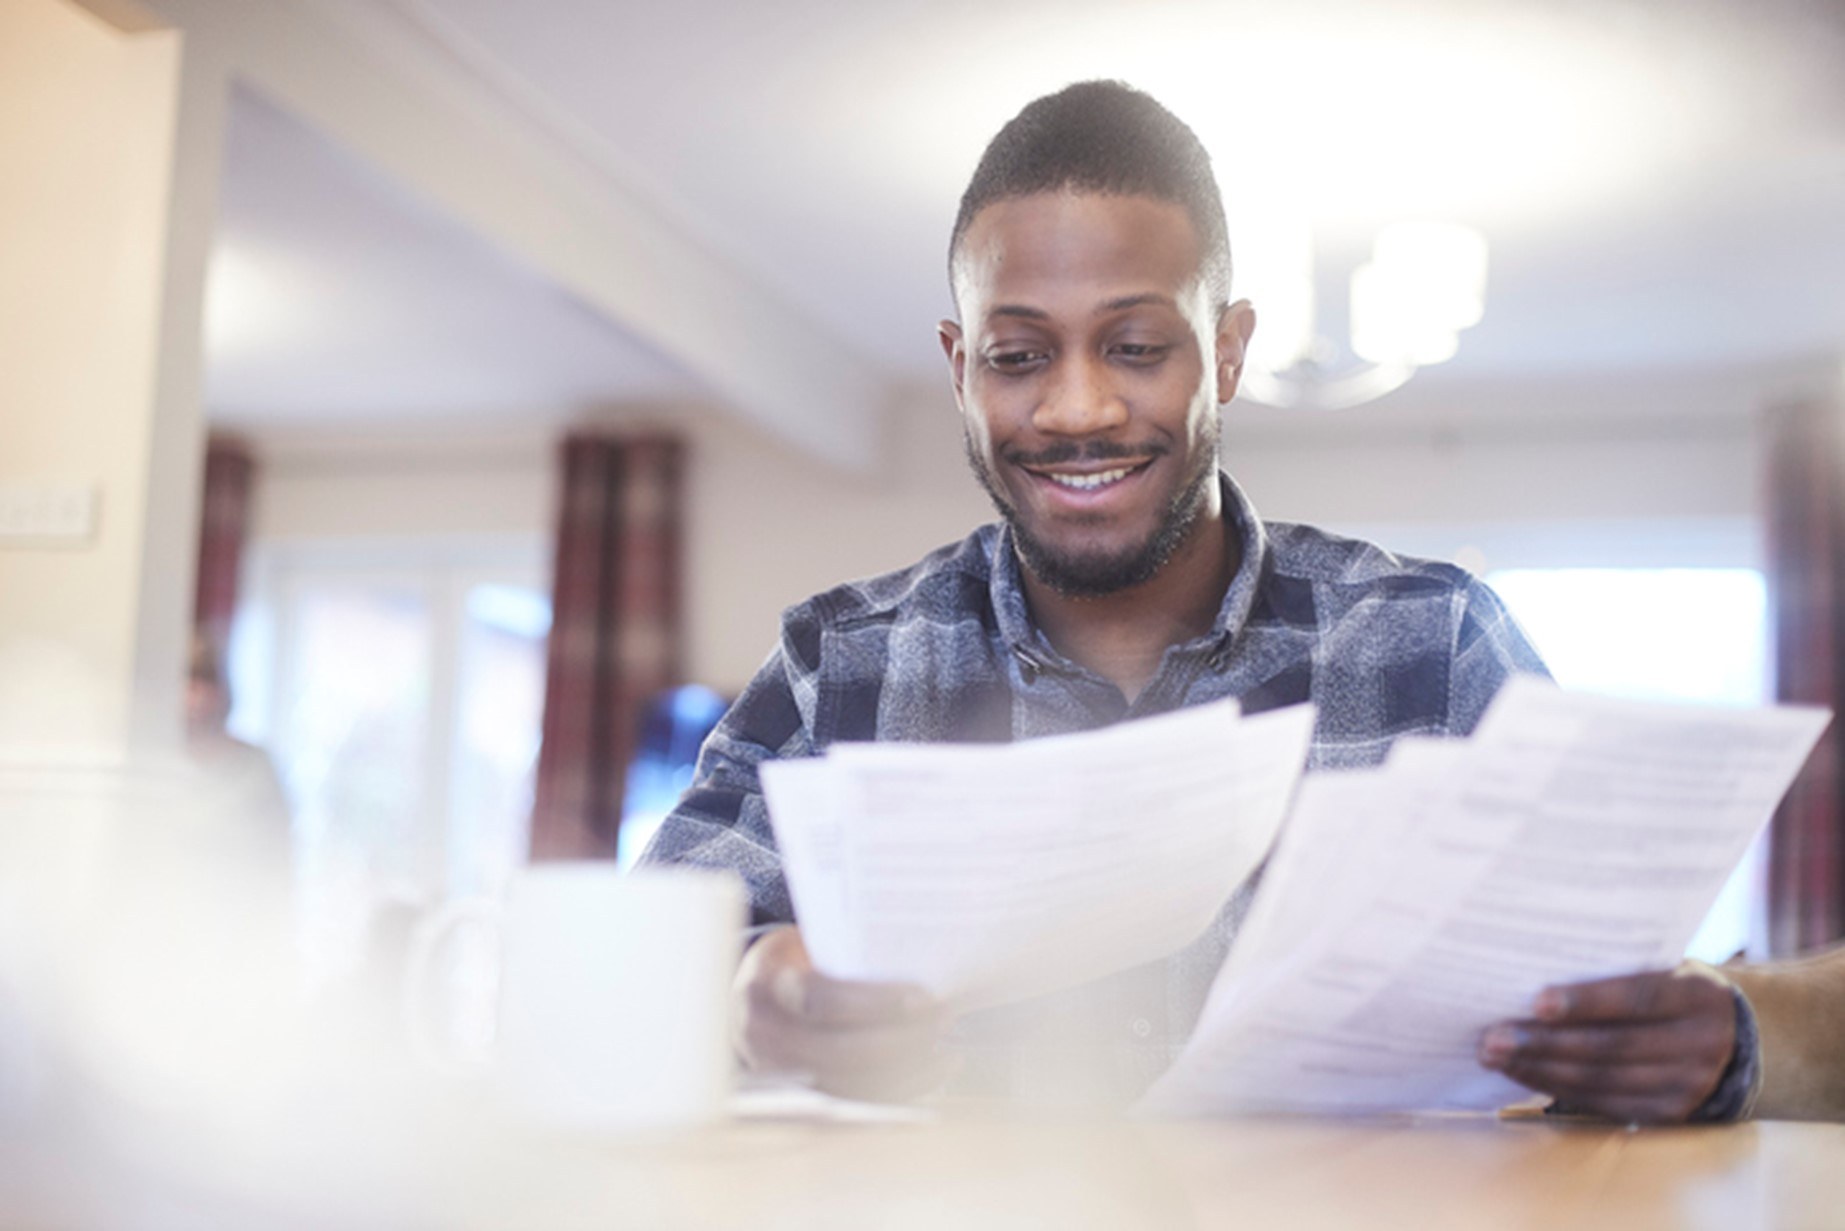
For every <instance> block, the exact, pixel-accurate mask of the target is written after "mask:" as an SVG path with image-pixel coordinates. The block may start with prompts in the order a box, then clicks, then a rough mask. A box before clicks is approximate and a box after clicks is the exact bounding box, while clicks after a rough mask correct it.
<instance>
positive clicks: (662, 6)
mask: <svg viewBox="0 0 1845 1231" xmlns="http://www.w3.org/2000/svg"><path fill="white" fill-rule="evenodd" d="M319 2H320V4H321V6H322V7H323V8H324V9H326V10H328V11H335V10H343V11H344V16H345V17H346V18H348V19H352V18H353V17H354V16H355V15H357V16H359V17H363V13H362V12H361V11H362V10H365V9H384V10H386V11H387V12H388V13H389V14H390V16H391V17H392V18H394V19H396V20H397V22H398V23H399V24H400V25H401V24H402V23H403V22H405V21H407V22H408V23H409V24H410V25H411V26H412V27H413V28H414V29H415V30H417V31H418V32H419V34H420V36H421V37H424V38H426V39H427V40H429V42H430V43H431V44H432V45H434V46H436V47H438V48H439V49H440V50H441V52H442V54H444V55H445V56H447V57H449V58H451V59H453V60H458V61H459V62H460V63H462V64H463V65H464V66H465V67H466V69H467V70H468V71H469V72H471V73H473V74H475V75H477V76H478V77H479V78H481V79H482V80H483V81H484V82H486V83H488V84H489V85H491V86H492V88H493V89H494V90H495V91H496V93H497V94H498V95H499V96H500V97H501V98H503V99H504V100H506V102H507V105H508V106H511V107H515V108H517V109H519V110H520V111H521V112H523V113H524V115H525V117H526V118H527V119H529V120H535V121H537V122H539V123H541V124H542V125H544V126H545V127H546V128H547V129H549V130H550V131H551V132H552V133H554V134H555V135H557V136H559V137H560V138H562V139H565V140H568V141H570V142H571V143H572V144H574V145H575V146H576V147H577V148H578V149H579V151H580V152H581V154H582V156H583V157H584V158H585V159H588V160H591V161H594V162H596V163H597V164H599V165H600V167H601V168H602V169H603V170H604V171H606V172H608V173H610V174H612V175H613V176H615V177H616V178H617V179H618V180H619V181H621V182H622V183H623V184H625V185H626V186H628V187H629V188H631V189H632V190H633V191H634V192H635V193H636V194H637V195H639V196H641V197H642V198H644V199H647V200H649V201H651V203H652V204H653V205H654V206H655V207H656V208H657V209H659V210H660V211H661V212H663V213H664V214H666V215H667V216H669V217H670V218H672V219H673V220H674V221H675V223H676V224H677V225H678V226H679V227H681V228H682V229H683V230H685V231H686V232H688V233H690V234H691V235H693V236H695V237H697V238H698V239H699V241H700V242H701V243H702V244H703V245H705V246H706V247H707V248H708V249H710V250H712V251H713V252H715V253H717V254H718V255H720V256H721V257H723V258H725V259H727V260H728V261H730V262H731V263H732V264H733V265H735V266H737V267H738V268H740V269H742V270H744V271H747V273H748V274H749V275H750V276H752V277H753V278H755V279H756V280H758V281H760V282H762V283H764V284H766V285H767V286H768V287H770V288H771V289H772V290H773V291H775V292H777V293H779V295H780V296H782V297H783V298H784V299H785V300H786V301H788V302H789V303H790V304H791V305H793V306H794V307H795V309H796V310H797V311H798V312H801V313H804V314H805V315H806V316H807V317H808V318H809V319H810V320H811V321H813V322H814V324H815V327H816V328H817V329H818V330H819V331H821V332H823V333H825V334H829V335H831V336H832V337H834V338H836V339H837V340H838V342H839V344H840V345H841V346H843V347H847V348H850V349H852V350H853V351H855V352H857V353H858V354H860V355H862V356H865V357H868V358H870V359H872V360H873V361H875V362H876V363H877V364H878V365H879V366H880V367H881V369H882V370H883V371H885V372H886V373H887V374H888V375H889V377H890V378H891V379H892V380H893V381H909V380H914V379H936V378H937V369H938V367H939V364H940V359H939V352H938V351H937V349H936V346H935V340H934V328H933V325H934V322H935V321H936V319H938V318H939V317H940V316H941V315H943V314H944V313H945V312H946V311H947V309H948V300H947V294H946V290H945V287H944V278H943V271H942V261H943V246H944V243H945V240H946V236H947V231H948V227H949V224H950V221H951V219H952V217H953V213H954V209H955V205H956V200H957V197H958V194H959V192H960V189H961V187H962V184H963V182H964V181H965V179H966V176H967V174H968V173H969V171H970V170H971V169H972V166H973V163H974V161H975V159H976V158H977V157H978V155H979V152H980V149H981V147H982V145H983V144H984V142H985V141H986V139H987V138H988V137H990V136H991V134H992V132H993V131H994V130H995V129H996V128H997V127H998V126H999V125H1000V124H1001V123H1003V122H1004V121H1005V119H1006V118H1008V117H1009V116H1010V115H1011V114H1012V113H1013V112H1015V111H1016V110H1017V108H1018V107H1019V106H1020V105H1022V104H1023V103H1024V102H1026V101H1028V100H1029V99H1030V98H1032V97H1034V96H1035V95H1037V94H1039V93H1042V92H1044V91H1046V90H1049V89H1054V88H1056V87H1057V86H1059V85H1061V84H1063V83H1064V82H1067V81H1070V80H1074V79H1080V78H1085V77H1093V76H1116V77H1121V78H1124V79H1127V80H1129V81H1132V82H1133V83H1135V84H1137V85H1140V86H1142V87H1144V88H1146V89H1148V90H1150V91H1152V92H1153V93H1154V94H1155V95H1157V96H1159V97H1161V98H1162V99H1163V100H1165V101H1167V102H1168V103H1169V104H1170V105H1171V106H1173V108H1174V109H1175V110H1177V111H1178V112H1179V113H1180V114H1181V115H1182V116H1183V117H1185V118H1186V119H1188V120H1189V121H1190V122H1191V123H1192V124H1193V126H1194V127H1195V128H1197V129H1198V131H1199V132H1200V134H1201V135H1202V136H1203V137H1204V138H1205V140H1206V142H1207V144H1208V145H1210V146H1211V148H1212V149H1213V151H1214V155H1215V157H1216V160H1217V164H1218V169H1219V177H1220V179H1221V180H1222V181H1223V183H1224V186H1225V191H1226V197H1227V199H1228V202H1229V208H1230V212H1231V215H1232V227H1233V231H1235V230H1237V229H1240V226H1241V221H1242V219H1243V218H1244V217H1246V216H1247V215H1249V214H1250V213H1252V212H1255V211H1256V209H1257V207H1261V208H1265V209H1270V210H1275V209H1281V210H1299V211H1304V212H1305V213H1307V214H1308V215H1310V216H1311V217H1312V218H1313V219H1314V222H1315V225H1316V227H1317V229H1318V231H1319V234H1320V237H1321V241H1322V256H1323V257H1324V258H1325V260H1326V262H1327V264H1328V265H1330V266H1334V267H1336V266H1338V265H1339V264H1340V263H1342V262H1350V261H1352V260H1354V259H1356V255H1357V253H1358V251H1359V249H1360V248H1361V246H1362V242H1363V239H1364V237H1365V236H1367V235H1368V234H1369V233H1370V232H1371V230H1372V229H1374V228H1375V227H1376V226H1377V225H1378V224H1380V223H1381V222H1384V221H1389V220H1392V219H1396V218H1404V217H1442V218H1453V219H1456V220H1460V221H1465V222H1470V223H1472V224H1474V225H1476V226H1479V227H1481V228H1482V229H1483V230H1485V231H1486V233H1487V235H1488V237H1489V239H1490V241H1491V243H1492V253H1493V257H1492V271H1491V275H1490V284H1489V289H1488V301H1487V302H1488V306H1487V313H1486V318H1485V320H1484V321H1483V322H1482V323H1481V324H1480V325H1479V326H1478V327H1476V328H1475V329H1473V330H1471V331H1469V332H1468V333H1466V334H1464V335H1463V337H1462V343H1461V353H1460V355H1459V357H1457V358H1456V359H1455V360H1454V361H1453V362H1452V363H1451V364H1450V365H1449V369H1450V371H1451V372H1452V375H1453V377H1455V378H1467V379H1487V380H1494V379H1497V380H1510V379H1517V378H1520V377H1526V376H1534V375H1538V374H1543V375H1545V376H1556V375H1559V374H1581V373H1592V372H1597V371H1607V370H1621V371H1625V372H1635V371H1646V370H1658V369H1671V370H1676V371H1682V370H1685V369H1689V368H1710V367H1734V366H1738V365H1754V364H1770V363H1776V362H1782V361H1788V360H1794V359H1802V358H1810V357H1813V356H1816V355H1826V354H1838V353H1840V352H1841V351H1845V5H1840V4H1837V3H1834V0H1809V2H1806V3H1801V2H1798V0H1734V2H1729V0H1725V2H1719V0H1420V2H1391V0H1364V2H1363V3H1360V2H1359V0H1292V2H1291V3H1287V4H1278V3H1272V2H1267V0H1247V2H1243V0H1141V2H1138V3H1131V4H1130V3H1123V2H1119V0H1117V2H1115V3H1100V2H1096V0H1007V2H1006V3H994V2H992V0H882V2H880V3H870V2H867V0H777V2H776V3H772V4H765V3H754V2H752V0H674V2H673V3H665V2H664V0H661V2H655V3H624V4H612V3H607V2H606V0H523V2H522V3H519V4H511V3H507V2H506V0H319ZM352 28H354V29H357V30H361V31H362V30H363V29H364V22H363V21H362V20H360V21H356V22H353V23H352ZM382 46H383V44H382V42H381V43H380V47H381V48H382ZM223 228H224V237H225V243H226V246H227V247H230V248H236V247H239V246H245V247H248V248H249V249H250V250H251V251H252V252H263V253H268V254H270V255H272V256H273V258H274V259H275V260H276V261H279V262H287V263H289V264H288V268H290V269H291V270H293V271H296V272H297V273H298V274H299V276H300V277H301V278H302V279H303V280H304V285H308V286H310V287H312V288H314V289H313V296H314V298H313V301H312V303H308V302H303V304H302V305H301V306H302V309H303V311H304V312H305V311H306V310H307V309H309V308H310V307H318V308H325V309H329V311H325V312H322V313H319V314H318V319H319V320H320V324H319V326H318V327H317V329H316V331H315V333H314V336H313V338H312V340H311V341H310V342H306V343H302V344H299V345H296V346H295V347H294V348H293V349H292V350H286V349H284V350H280V351H271V352H270V353H268V354H266V355H264V356H262V357H260V358H251V359H248V360H247V361H246V360H243V359H240V360H238V361H237V362H235V363H232V362H229V361H228V360H224V361H221V360H220V358H219V356H220V355H222V354H225V353H227V352H225V351H223V349H222V348H215V349H214V359H213V363H212V365H211V371H212V382H211V383H212V404H213V405H214V407H218V408H221V409H222V410H224V411H236V410H239V409H241V410H243V411H245V412H246V413H252V414H260V413H265V412H270V411H273V412H276V413H282V412H289V413H302V414H305V413H308V412H310V411H314V410H316V409H317V408H318V409H319V410H322V411H324V410H326V409H327V408H329V407H335V408H338V409H341V410H344V411H346V412H349V413H356V412H359V411H367V412H369V411H379V412H382V411H385V410H388V409H390V408H391V406H392V405H397V404H401V409H403V410H405V411H415V410H422V409H433V408H437V407H444V408H447V409H450V410H452V409H453V408H454V402H455V400H456V399H458V398H459V399H464V400H469V401H470V402H471V404H477V405H478V406H480V407H481V408H483V409H484V408H486V407H487V406H488V405H489V404H492V405H498V406H504V407H517V406H534V405H560V404H563V403H580V402H582V401H585V400H592V401H593V400H620V399H623V398H627V397H640V398H652V397H660V396H673V395H675V394H677V393H681V392H684V391H686V390H688V389H691V388H694V387H695V385H694V382H693V381H692V380H691V379H690V378H689V377H687V376H685V375H682V374H678V373H675V372H673V371H671V370H670V369H668V368H667V367H666V366H665V365H664V364H662V363H661V362H660V361H658V360H657V359H653V358H651V357H650V356H649V355H647V354H645V353H642V352H640V351H639V350H638V349H637V348H635V347H634V346H633V345H632V344H631V343H629V342H627V341H625V340H624V339H623V338H622V336H621V335H620V334H619V333H618V332H617V331H615V330H613V329H612V328H610V327H608V326H606V325H604V324H603V323H601V322H599V321H596V320H592V319H589V318H587V317H586V316H585V315H584V314H582V313H581V312H579V311H578V310H576V309H575V308H573V307H572V306H571V305H570V304H569V303H567V302H565V301H564V300H563V299H562V298H561V297H560V296H558V295H556V294H555V293H552V292H550V291H548V290H547V289H546V288H545V287H544V286H542V285H539V284H537V283H536V282H535V280H533V279H531V278H528V277H525V276H523V275H522V274H521V273H520V271H519V270H517V269H516V268H513V267H511V266H510V265H509V264H508V263H507V262H505V261H503V260H501V259H499V258H497V257H496V256H495V254H494V253H493V252H491V251H490V250H488V249H487V248H486V247H485V246H484V245H482V244H480V243H477V242H474V241H472V240H471V239H470V238H469V237H468V236H467V235H466V234H464V233H461V232H459V230H458V229H456V228H453V227H448V226H446V225H445V224H444V223H443V222H442V220H441V219H440V218H437V217H434V216H432V215H431V214H429V213H428V212H427V211H422V210H419V209H418V208H417V206H416V204H415V203H414V202H411V201H407V200H403V199H400V198H398V197H396V196H394V194H393V193H392V191H391V189H390V188H389V186H388V185H386V184H383V183H381V182H377V181H376V180H375V179H371V178H368V177H367V174H366V173H365V171H364V170H363V168H360V167H358V166H357V165H356V164H353V163H352V162H350V161H349V160H345V159H342V158H341V157H340V156H339V155H338V154H337V152H335V151H332V150H330V149H327V148H325V147H324V145H317V144H316V141H315V139H313V138H312V137H310V136H308V135H307V134H305V133H304V132H303V131H302V130H300V129H299V128H298V127H296V126H294V125H292V124H291V123H290V122H289V121H287V120H285V119H284V118H283V117H281V116H280V115H279V114H278V113H276V112H273V111H271V110H268V109H267V108H264V107H262V106H260V105H256V104H253V103H249V102H247V101H246V102H245V103H243V104H241V105H240V106H239V107H238V108H237V109H236V113H235V119H234V123H233V126H232V133H231V144H230V147H229V152H228V159H227V167H226V188H225V207H224V223H223ZM1257 306H1258V311H1259V310H1260V304H1258V305H1257ZM278 374H281V375H284V376H286V377H287V379H285V380H281V381H278V380H277V379H276V378H277V376H278ZM393 374H394V375H393ZM1414 387H1415V386H1414V385H1413V384H1412V386H1411V388H1412V389H1413V388H1414Z"/></svg>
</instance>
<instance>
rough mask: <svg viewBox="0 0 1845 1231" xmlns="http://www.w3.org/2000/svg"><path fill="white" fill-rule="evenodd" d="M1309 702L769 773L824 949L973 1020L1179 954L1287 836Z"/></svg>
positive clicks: (857, 970) (1221, 709)
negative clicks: (1279, 835)
mask: <svg viewBox="0 0 1845 1231" xmlns="http://www.w3.org/2000/svg"><path fill="white" fill-rule="evenodd" d="M1312 730H1313V711H1312V709H1311V708H1310V707H1307V706H1296V707H1294V708H1291V709H1286V710H1277V711H1273V712H1270V713H1267V714H1263V715H1260V716H1258V717H1253V718H1243V717H1241V716H1240V714H1239V712H1238V709H1237V706H1236V703H1235V702H1234V701H1224V702H1218V703H1216V704H1212V705H1205V706H1198V707H1196V708H1193V709H1187V710H1180V711H1177V712H1175V713H1171V714H1165V715H1161V716H1160V717H1157V718H1150V719H1146V720H1144V721H1140V722H1134V723H1125V724H1122V725H1119V726H1115V727H1110V728H1106V729H1104V730H1101V731H1095V732H1086V733H1083V734H1079V735H1066V736H1056V737H1052V738H1049V739H1040V740H1032V741H1027V742H1024V743H1018V744H982V745H922V744H844V745H838V746H836V747H834V748H832V749H831V750H829V751H828V753H827V754H826V755H825V756H824V757H815V758H810V759H806V760H800V761H780V762H773V763H770V764H767V765H764V766H763V769H762V783H763V791H764V794H765V796H766V798H767V800H768V805H769V815H770V818H771V822H772V823H773V825H774V828H775V839H776V843H777V845H778V846H779V847H780V849H781V854H782V860H783V866H784V869H785V871H786V874H787V878H788V885H789V890H790V892H791V893H792V895H793V898H794V906H795V912H796V915H797V916H798V918H799V919H800V921H801V935H802V938H803V940H804V941H805V942H806V945H807V950H808V953H809V954H810V955H811V956H812V958H813V960H814V964H815V966H816V967H818V968H819V969H820V970H821V971H822V972H824V973H826V974H828V975H832V976H834V977H836V978H842V979H864V980H877V981H901V982H911V983H917V984H920V985H921V986H923V987H925V988H928V989H929V990H930V991H932V992H934V993H935V994H936V995H938V996H940V997H942V998H943V999H945V1000H946V1001H948V1002H949V1003H950V1004H951V1005H953V1006H954V1007H955V1008H957V1009H961V1010H969V1009H975V1008H981V1007H985V1006H988V1005H994V1004H999V1003H1002V1002H1006V1001H1013V1000H1022V999H1026V998H1028V997H1031V996H1037V995H1043V994H1048V993H1050V992H1054V991H1058V990H1060V989H1063V988H1066V987H1073V986H1076V985H1078V984H1081V983H1086V982H1089V981H1091V980H1094V979H1099V978H1102V977H1104V976H1106V975H1109V974H1113V973H1115V972H1116V971H1119V970H1124V969H1126V968H1128V967H1131V966H1136V965H1139V964H1141V963H1144V962H1150V961H1154V960H1156V959H1159V958H1162V957H1164V956H1166V955H1167V954H1170V953H1173V952H1175V951H1177V950H1178V949H1180V948H1182V947H1184V946H1185V945H1186V944H1188V943H1189V942H1191V941H1192V940H1194V939H1195V938H1196V937H1197V936H1198V935H1199V934H1200V933H1202V932H1203V931H1204V930H1205V928H1206V927H1207V926H1208V925H1209V924H1210V922H1211V920H1212V918H1213V917H1214V916H1215V915H1216V913H1217V911H1218V910H1219V908H1221V907H1222V905H1223V904H1224V901H1225V900H1226V899H1227V898H1228V897H1229V896H1230V894H1231V893H1232V892H1233V891H1234V890H1235V889H1236V887H1237V886H1238V885H1239V884H1241V883H1242V882H1243V880H1244V879H1245V878H1247V877H1248V876H1249V874H1250V873H1251V872H1252V871H1253V870H1254V869H1255V867H1256V866H1257V865H1258V864H1259V863H1260V862H1261V860H1262V858H1263V856H1264V855H1265V854H1266V853H1267V852H1268V850H1269V847H1270V845H1271V844H1272V843H1273V841H1274V837H1275V832H1276V830H1277V829H1278V828H1279V826H1280V824H1281V819H1282V817H1283V815H1284V814H1285V813H1286V811H1287V805H1288V800H1289V798H1290V796H1291V795H1292V793H1293V790H1294V787H1295V784H1296V783H1297V781H1298V780H1299V778H1300V775H1301V770H1302V767H1303V765H1304V764H1305V761H1306V756H1307V746H1308V742H1309V740H1310V738H1311V735H1312Z"/></svg>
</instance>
